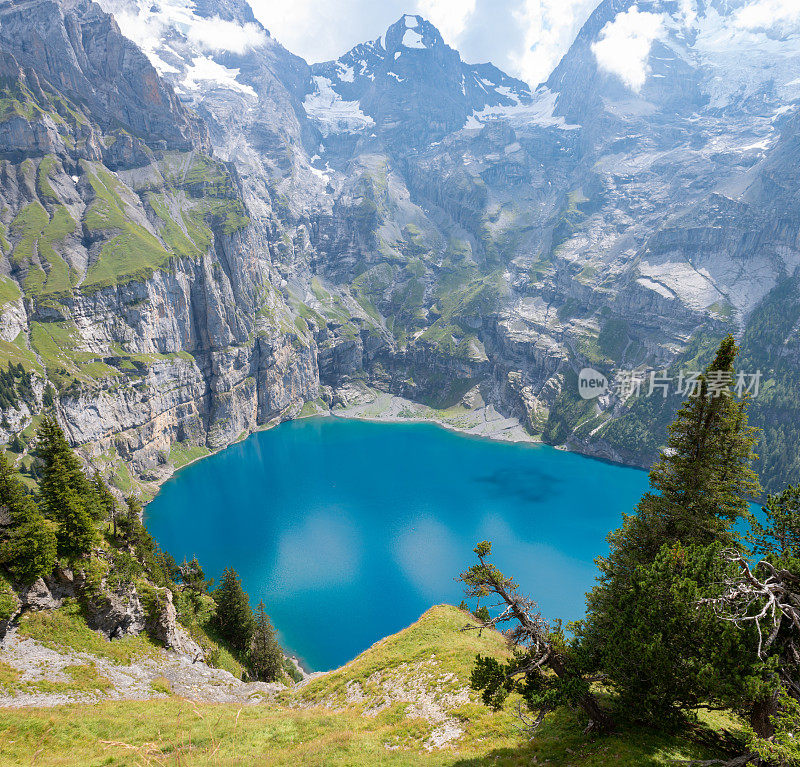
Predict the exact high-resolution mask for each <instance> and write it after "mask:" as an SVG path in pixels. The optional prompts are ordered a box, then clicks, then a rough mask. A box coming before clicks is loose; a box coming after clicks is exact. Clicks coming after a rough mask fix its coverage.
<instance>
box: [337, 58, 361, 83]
mask: <svg viewBox="0 0 800 767" xmlns="http://www.w3.org/2000/svg"><path fill="white" fill-rule="evenodd" d="M361 63H362V68H361V71H362V72H363V71H364V68H363V63H364V62H363V61H362V62H361ZM337 68H338V70H339V79H340V80H341V81H342V82H343V83H352V82H353V81H354V80H355V79H356V74H355V72H354V71H353V68H352V67H348V66H347V64H342V63H341V62H339V64H338V65H337Z"/></svg>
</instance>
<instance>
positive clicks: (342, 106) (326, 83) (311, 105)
mask: <svg viewBox="0 0 800 767" xmlns="http://www.w3.org/2000/svg"><path fill="white" fill-rule="evenodd" d="M314 86H315V89H314V92H313V93H310V94H308V95H307V96H306V98H305V100H304V101H303V108H304V109H305V110H306V114H307V115H308V116H309V117H310V118H312V119H313V120H316V122H317V123H318V124H319V127H320V130H321V132H322V135H323V136H328V135H330V134H332V133H358V132H359V131H362V130H365V129H366V128H369V127H370V126H372V125H374V124H375V121H374V120H373V119H372V118H371V117H370V116H369V115H366V114H364V113H363V112H362V111H361V106H360V104H359V103H358V102H357V101H345V100H344V99H342V97H341V96H340V95H339V94H338V93H336V91H335V90H334V89H333V84H332V83H331V81H330V80H329V79H328V78H327V77H315V78H314Z"/></svg>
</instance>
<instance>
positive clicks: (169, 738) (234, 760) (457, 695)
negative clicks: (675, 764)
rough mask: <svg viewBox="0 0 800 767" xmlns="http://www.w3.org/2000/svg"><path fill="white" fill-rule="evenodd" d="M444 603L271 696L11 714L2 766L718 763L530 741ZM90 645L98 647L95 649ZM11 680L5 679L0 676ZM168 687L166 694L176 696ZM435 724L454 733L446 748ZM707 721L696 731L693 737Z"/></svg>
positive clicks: (698, 749)
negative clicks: (475, 681) (485, 698)
mask: <svg viewBox="0 0 800 767" xmlns="http://www.w3.org/2000/svg"><path fill="white" fill-rule="evenodd" d="M469 620H470V619H469V617H468V616H467V614H465V613H464V612H462V611H460V610H457V609H456V608H453V607H446V606H440V607H435V608H432V609H431V610H429V611H428V612H427V613H425V615H423V616H422V618H420V620H419V621H417V622H416V623H415V624H413V625H412V626H410V627H409V628H407V629H405V630H404V631H401V632H400V633H399V634H396V635H394V636H391V637H388V638H386V639H384V640H382V641H380V642H378V643H377V644H375V645H374V646H373V647H371V648H370V649H369V650H367V651H366V652H364V653H363V654H362V655H360V656H359V657H358V658H356V659H355V660H354V661H352V662H351V663H349V664H348V665H346V666H344V667H343V668H341V669H338V670H337V671H334V672H331V673H329V674H326V675H324V676H321V677H318V678H316V679H314V680H312V681H311V682H310V683H307V684H306V685H304V686H300V687H298V688H295V689H294V690H291V691H286V692H285V693H281V694H279V696H278V699H277V700H275V701H273V702H270V703H261V704H257V705H245V706H242V705H239V704H237V705H229V704H224V705H223V704H204V703H198V702H194V701H189V700H185V699H180V698H177V697H174V696H170V697H163V698H158V699H155V700H150V701H136V702H130V701H129V702H120V701H106V702H101V703H98V704H95V705H71V706H62V707H58V708H50V709H12V708H5V709H2V710H0V766H2V767H5V766H6V765H9V766H10V765H19V764H36V765H53V766H55V765H86V766H87V767H89V766H90V765H148V764H152V765H198V766H200V765H253V764H259V765H293V766H294V765H303V766H304V767H307V766H308V767H315V766H317V765H318V766H319V767H323V765H324V766H327V765H352V766H353V767H357V766H361V765H363V766H364V767H366V766H367V765H369V767H372V766H373V765H386V766H387V767H389V766H391V765H409V766H410V765H453V766H454V767H455V766H456V765H458V766H459V767H468V766H469V765H483V764H492V765H530V764H544V763H550V764H557V765H576V766H577V765H587V766H591V767H594V766H597V765H616V766H619V767H634V766H635V767H646V766H647V765H667V764H669V763H670V761H671V760H673V759H681V758H683V759H687V758H699V757H705V758H708V756H710V755H711V754H709V752H708V750H706V749H704V748H703V747H702V746H700V745H697V744H695V743H692V742H689V741H687V740H686V739H685V738H671V737H669V736H664V735H657V734H651V733H648V732H642V731H639V732H636V733H628V732H621V733H617V734H614V735H611V736H609V737H606V738H602V739H597V740H589V739H587V738H586V737H585V736H584V735H583V734H582V729H583V724H582V723H581V722H580V721H578V719H577V718H576V717H575V716H574V715H573V714H572V713H571V712H568V711H563V712H558V713H557V714H555V715H554V716H552V717H551V718H550V719H549V720H548V721H546V723H545V724H544V725H543V727H542V729H541V731H540V733H539V734H538V735H537V737H536V739H535V740H534V741H533V742H530V743H526V742H525V740H524V738H522V737H521V734H520V733H519V732H518V731H517V730H516V728H515V725H514V723H515V719H514V717H513V715H512V712H513V708H514V706H515V704H516V702H515V701H514V700H509V702H508V705H507V709H506V710H504V711H501V712H498V713H492V712H491V711H489V710H487V709H486V708H484V707H483V706H482V705H480V704H479V703H476V702H475V698H474V693H471V692H469V691H468V690H467V687H468V678H469V673H470V669H471V666H472V660H473V658H474V655H475V653H477V652H481V653H483V654H492V655H496V656H503V655H505V654H506V652H507V650H506V647H505V643H504V641H503V639H502V637H501V636H500V635H499V634H496V633H494V632H484V634H483V635H478V634H477V632H472V631H470V632H463V631H461V629H462V627H463V626H464V625H466V624H467V623H468V622H469ZM87 649H88V648H87ZM0 682H1V680H0ZM168 690H169V688H168V686H165V688H164V690H163V692H164V693H167V692H168ZM437 733H439V737H440V739H441V737H442V733H444V735H447V734H450V735H452V734H453V733H457V735H456V737H453V738H452V739H451V740H449V741H447V742H444V743H441V745H439V746H438V747H437V745H436V743H435V742H433V741H432V738H434V737H435V736H436V735H437ZM708 734H709V730H708V729H706V728H702V727H698V728H697V731H696V733H695V736H696V739H697V741H698V742H699V741H700V740H702V739H704V738H705V737H707V736H708Z"/></svg>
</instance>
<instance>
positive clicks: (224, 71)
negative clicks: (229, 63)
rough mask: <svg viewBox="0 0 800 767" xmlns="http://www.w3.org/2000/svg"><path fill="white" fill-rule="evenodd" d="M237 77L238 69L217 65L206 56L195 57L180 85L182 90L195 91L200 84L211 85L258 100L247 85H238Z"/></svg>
mask: <svg viewBox="0 0 800 767" xmlns="http://www.w3.org/2000/svg"><path fill="white" fill-rule="evenodd" d="M238 75H239V70H238V69H229V68H228V67H223V66H222V64H218V63H217V62H216V61H214V59H211V58H209V57H208V56H195V57H194V58H193V59H192V65H191V66H190V67H188V68H187V70H186V74H185V75H184V77H183V80H182V81H181V84H182V85H183V87H184V88H187V89H188V90H190V91H195V90H198V89H199V88H200V85H201V83H203V84H205V83H213V84H214V85H216V86H219V87H221V88H230V89H231V90H237V91H240V92H241V93H244V94H246V95H248V96H252V97H253V98H258V96H257V95H256V92H255V91H254V90H253V89H252V88H251V87H250V86H249V85H245V84H244V83H240V82H239V81H238V80H237V79H236V78H237V77H238Z"/></svg>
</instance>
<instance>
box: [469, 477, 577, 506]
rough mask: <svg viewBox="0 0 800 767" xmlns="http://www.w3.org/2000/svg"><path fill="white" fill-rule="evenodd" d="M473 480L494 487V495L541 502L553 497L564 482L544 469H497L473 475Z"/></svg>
mask: <svg viewBox="0 0 800 767" xmlns="http://www.w3.org/2000/svg"><path fill="white" fill-rule="evenodd" d="M475 482H481V483H482V484H485V485H489V486H491V487H492V488H494V492H495V495H497V496H505V497H510V498H515V499H517V500H520V501H523V502H524V503H542V502H543V501H550V500H552V499H553V498H555V497H556V496H557V495H558V493H559V492H560V489H561V486H562V485H563V484H564V481H563V480H562V479H559V478H558V477H556V476H555V475H553V474H550V473H549V472H546V471H536V470H533V471H531V470H526V471H524V472H520V471H519V470H517V469H497V471H495V472H493V473H492V474H486V475H484V476H482V477H475Z"/></svg>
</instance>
